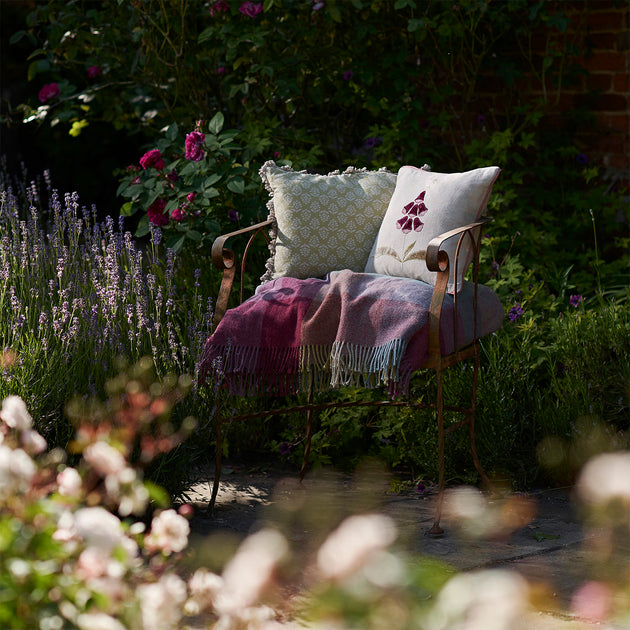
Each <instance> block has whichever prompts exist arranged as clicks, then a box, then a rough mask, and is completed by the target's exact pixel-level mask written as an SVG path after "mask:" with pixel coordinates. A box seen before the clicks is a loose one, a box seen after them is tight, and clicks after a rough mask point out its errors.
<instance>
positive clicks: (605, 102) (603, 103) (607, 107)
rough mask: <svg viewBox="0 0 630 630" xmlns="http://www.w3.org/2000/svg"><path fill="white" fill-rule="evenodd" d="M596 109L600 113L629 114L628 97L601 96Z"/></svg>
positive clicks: (596, 103) (618, 95) (620, 95)
mask: <svg viewBox="0 0 630 630" xmlns="http://www.w3.org/2000/svg"><path fill="white" fill-rule="evenodd" d="M594 107H595V109H596V110H598V111H600V112H623V113H624V114H626V115H627V114H628V97H627V96H624V95H622V94H601V95H599V96H598V97H597V98H596V100H595V102H594Z"/></svg>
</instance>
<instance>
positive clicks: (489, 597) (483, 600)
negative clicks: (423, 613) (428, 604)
mask: <svg viewBox="0 0 630 630" xmlns="http://www.w3.org/2000/svg"><path fill="white" fill-rule="evenodd" d="M528 611H529V587H528V584H527V581H526V580H525V578H523V577H522V576H521V575H519V574H518V573H516V572H515V571H508V570H504V569H496V570H490V571H477V572H470V573H461V574H459V575H456V576H455V577H454V578H452V579H451V580H449V581H448V582H447V583H446V586H444V588H443V589H442V590H441V591H440V594H439V595H438V597H437V601H436V603H435V606H434V607H433V608H432V609H431V611H430V613H429V615H428V618H427V623H426V628H427V630H517V629H521V628H522V629H523V630H525V628H527V627H528V626H527V622H526V613H527V612H528Z"/></svg>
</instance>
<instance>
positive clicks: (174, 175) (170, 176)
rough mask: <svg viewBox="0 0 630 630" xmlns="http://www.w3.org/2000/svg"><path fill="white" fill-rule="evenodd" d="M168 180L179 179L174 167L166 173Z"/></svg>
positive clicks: (174, 180)
mask: <svg viewBox="0 0 630 630" xmlns="http://www.w3.org/2000/svg"><path fill="white" fill-rule="evenodd" d="M168 181H169V182H178V181H179V175H178V174H177V171H176V170H175V169H173V170H172V171H171V172H170V173H169V174H168Z"/></svg>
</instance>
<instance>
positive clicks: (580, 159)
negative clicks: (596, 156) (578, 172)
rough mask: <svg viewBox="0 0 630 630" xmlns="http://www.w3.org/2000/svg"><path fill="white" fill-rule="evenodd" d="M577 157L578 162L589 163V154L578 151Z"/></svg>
mask: <svg viewBox="0 0 630 630" xmlns="http://www.w3.org/2000/svg"><path fill="white" fill-rule="evenodd" d="M575 159H576V161H577V163H578V164H587V163H588V155H586V154H585V153H578V154H577V155H576V156H575Z"/></svg>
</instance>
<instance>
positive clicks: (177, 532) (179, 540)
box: [144, 510, 190, 556]
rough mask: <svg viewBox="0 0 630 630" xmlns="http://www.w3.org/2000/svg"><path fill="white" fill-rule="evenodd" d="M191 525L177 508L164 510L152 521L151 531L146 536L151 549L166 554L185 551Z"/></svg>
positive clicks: (146, 541) (147, 545) (147, 546)
mask: <svg viewBox="0 0 630 630" xmlns="http://www.w3.org/2000/svg"><path fill="white" fill-rule="evenodd" d="M189 533H190V525H189V524H188V521H187V520H186V519H185V518H184V517H183V516H180V515H179V514H178V513H177V512H176V511H175V510H164V511H163V512H160V513H159V514H158V515H157V516H155V517H154V518H153V520H152V521H151V532H150V533H149V535H148V536H147V537H146V538H145V540H144V542H145V546H146V548H147V549H148V550H149V551H161V552H162V553H164V554H165V555H167V556H168V555H170V554H171V553H173V552H178V551H183V550H184V549H185V548H186V545H187V544H188V534H189Z"/></svg>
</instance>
